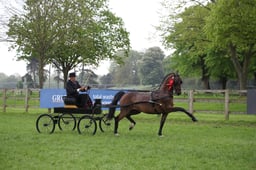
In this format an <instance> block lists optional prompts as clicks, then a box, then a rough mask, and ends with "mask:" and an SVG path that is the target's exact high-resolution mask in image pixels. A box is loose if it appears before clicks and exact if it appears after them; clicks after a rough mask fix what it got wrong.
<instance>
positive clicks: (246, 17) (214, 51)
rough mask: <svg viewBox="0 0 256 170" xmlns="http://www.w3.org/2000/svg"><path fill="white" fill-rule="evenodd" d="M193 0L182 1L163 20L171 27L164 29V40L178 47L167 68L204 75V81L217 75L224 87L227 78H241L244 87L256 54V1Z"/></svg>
mask: <svg viewBox="0 0 256 170" xmlns="http://www.w3.org/2000/svg"><path fill="white" fill-rule="evenodd" d="M185 2H188V1H185ZM193 2H194V3H191V4H192V5H191V4H189V5H190V6H189V7H187V8H184V6H182V2H180V5H181V6H179V7H178V9H177V11H179V13H178V14H177V15H170V18H169V19H170V21H169V22H166V23H164V24H165V25H166V26H165V27H167V28H169V29H166V30H164V31H166V32H164V34H163V40H164V43H165V45H166V47H171V48H174V49H175V52H174V54H173V55H172V56H170V57H171V59H166V60H165V62H169V63H170V65H169V66H168V63H166V64H165V68H168V69H172V70H179V71H180V73H181V74H184V75H185V76H193V75H196V76H198V75H201V76H202V80H204V81H209V78H210V77H212V78H218V79H220V80H222V84H223V88H225V86H226V85H225V84H226V83H227V80H228V79H230V78H238V79H239V83H240V89H244V88H245V86H246V83H247V77H248V72H249V71H250V70H249V68H252V66H251V65H253V62H250V61H251V60H253V59H252V58H253V57H254V56H255V54H256V46H255V37H256V32H255V25H256V23H255V16H256V10H255V9H256V8H255V4H256V3H255V2H254V1H249V0H245V1H237V0H230V1H225V0H219V1H211V2H209V3H208V4H206V3H204V2H203V1H193ZM167 8H168V7H167ZM169 25H171V26H169ZM234 69H235V70H236V75H234V74H233V73H234V71H233V70H234ZM251 73H252V72H251Z"/></svg>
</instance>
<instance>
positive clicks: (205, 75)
mask: <svg viewBox="0 0 256 170" xmlns="http://www.w3.org/2000/svg"><path fill="white" fill-rule="evenodd" d="M204 58H205V56H202V57H200V62H201V66H202V67H201V69H202V81H203V86H204V89H206V90H208V89H211V87H210V82H209V80H210V76H209V71H208V68H207V67H206V65H205V61H204Z"/></svg>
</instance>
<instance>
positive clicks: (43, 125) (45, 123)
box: [36, 114, 56, 134]
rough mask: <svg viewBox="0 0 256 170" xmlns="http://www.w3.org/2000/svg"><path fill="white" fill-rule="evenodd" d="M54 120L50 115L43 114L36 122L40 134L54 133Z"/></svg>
mask: <svg viewBox="0 0 256 170" xmlns="http://www.w3.org/2000/svg"><path fill="white" fill-rule="evenodd" d="M55 122H56V120H54V118H53V117H52V116H51V115H49V114H42V115H40V116H39V117H38V118H37V120H36V129H37V131H38V132H39V133H50V134H51V133H53V132H54V129H55Z"/></svg>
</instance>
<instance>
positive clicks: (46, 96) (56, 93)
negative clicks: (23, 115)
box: [40, 89, 119, 108]
mask: <svg viewBox="0 0 256 170" xmlns="http://www.w3.org/2000/svg"><path fill="white" fill-rule="evenodd" d="M118 91H119V90H108V89H107V90H106V89H91V90H89V91H88V94H89V95H90V97H91V99H92V101H93V102H94V100H95V99H101V102H102V104H103V105H105V104H110V103H111V101H112V99H113V98H114V96H115V94H116V93H117V92H118ZM65 95H66V90H65V89H41V90H40V108H54V107H64V102H63V100H62V96H65Z"/></svg>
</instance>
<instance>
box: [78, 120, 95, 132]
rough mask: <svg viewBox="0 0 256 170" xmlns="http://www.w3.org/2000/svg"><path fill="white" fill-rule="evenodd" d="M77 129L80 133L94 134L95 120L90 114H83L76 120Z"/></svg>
mask: <svg viewBox="0 0 256 170" xmlns="http://www.w3.org/2000/svg"><path fill="white" fill-rule="evenodd" d="M77 130H78V133H80V134H85V135H86V134H87V135H88V134H89V135H94V134H95V133H96V131H97V124H96V121H95V120H94V119H93V118H92V117H91V116H83V117H81V118H80V119H79V121H78V124H77Z"/></svg>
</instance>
